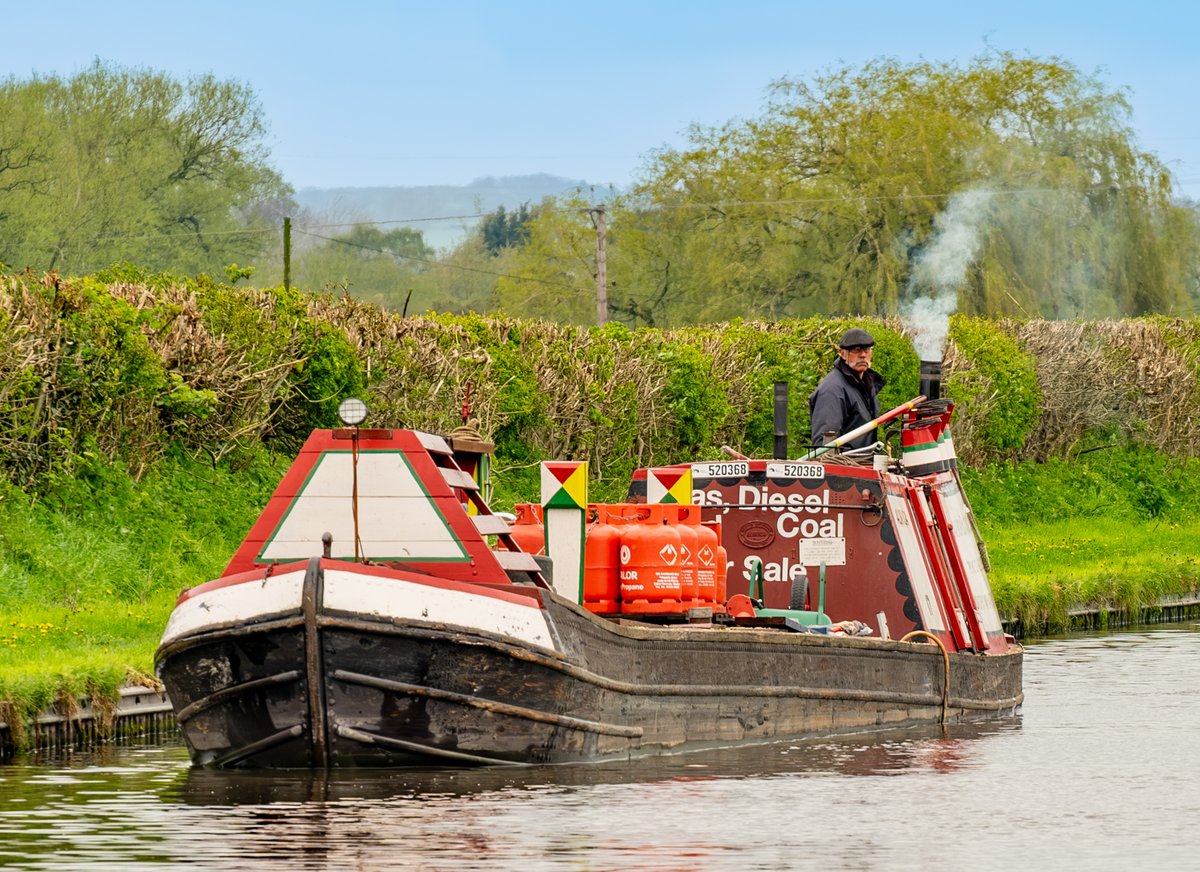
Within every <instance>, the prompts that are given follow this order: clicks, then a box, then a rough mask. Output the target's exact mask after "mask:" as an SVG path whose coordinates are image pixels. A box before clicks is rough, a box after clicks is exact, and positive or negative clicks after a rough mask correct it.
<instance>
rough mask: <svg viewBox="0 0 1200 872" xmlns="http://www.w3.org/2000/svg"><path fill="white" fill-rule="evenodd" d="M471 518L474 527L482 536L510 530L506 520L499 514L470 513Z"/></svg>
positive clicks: (495, 534)
mask: <svg viewBox="0 0 1200 872" xmlns="http://www.w3.org/2000/svg"><path fill="white" fill-rule="evenodd" d="M471 520H472V521H474V522H475V529H476V530H478V531H479V532H480V534H482V535H484V536H497V535H499V534H501V533H511V532H512V528H511V527H510V526H508V521H506V520H504V519H503V518H501V517H500V516H499V515H471Z"/></svg>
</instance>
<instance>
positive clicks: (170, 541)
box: [0, 448, 1200, 717]
mask: <svg viewBox="0 0 1200 872" xmlns="http://www.w3.org/2000/svg"><path fill="white" fill-rule="evenodd" d="M285 466H286V460H284V459H282V458H278V457H275V458H272V457H270V456H268V455H266V454H265V453H264V454H262V455H261V456H257V457H252V458H245V457H243V458H241V459H240V460H239V461H237V462H236V463H224V464H221V465H218V466H215V467H214V466H213V465H212V464H210V463H200V462H197V461H194V460H188V459H186V458H173V459H169V460H168V461H167V462H165V463H164V464H162V465H161V466H159V467H156V468H155V470H154V471H153V472H152V473H151V474H149V475H147V476H146V477H145V478H144V479H143V480H141V481H140V482H136V483H135V482H134V481H133V479H132V478H130V477H129V476H128V475H127V474H126V473H125V471H124V470H123V469H121V468H118V467H113V466H110V465H106V464H104V463H101V462H96V463H95V464H93V465H90V466H88V467H85V468H84V469H82V470H80V472H79V474H77V475H76V476H74V477H72V478H70V479H65V480H62V481H59V482H57V483H55V485H54V487H53V489H52V490H51V493H50V495H49V496H47V497H43V498H37V499H35V498H33V497H31V496H29V495H28V494H26V493H25V492H23V491H20V490H18V489H16V488H12V487H8V488H7V489H5V490H2V491H0V503H2V504H3V506H4V509H5V518H6V522H5V524H4V525H0V705H3V707H4V711H3V712H0V717H5V716H10V715H11V714H12V713H13V712H14V711H15V710H19V711H24V712H30V711H35V710H38V709H40V708H42V707H44V706H45V705H46V704H48V703H50V702H52V701H54V700H55V699H56V698H59V697H67V698H70V697H74V696H78V695H80V694H83V693H91V694H98V695H101V696H106V695H109V694H112V693H113V692H114V691H115V689H116V688H117V687H118V686H120V685H122V684H124V683H127V682H143V683H150V682H152V680H153V677H152V673H151V670H152V658H153V653H154V649H155V647H156V646H157V644H158V640H159V637H160V635H161V633H162V629H163V627H164V625H165V623H166V620H167V616H168V615H169V613H170V610H171V606H172V604H173V603H174V600H175V597H176V595H177V594H178V592H179V591H180V590H181V589H183V588H185V587H188V586H191V585H193V584H196V583H199V582H200V581H204V580H207V579H209V578H213V577H215V576H217V575H219V573H220V571H221V570H222V569H223V567H224V565H225V563H226V562H227V560H228V558H229V556H230V554H231V553H232V552H233V550H234V549H235V548H236V546H237V544H238V543H239V542H240V541H241V538H242V536H243V535H244V534H245V531H246V530H247V529H249V527H250V525H251V524H252V523H253V521H254V519H255V518H256V517H257V514H258V510H259V508H260V507H261V506H262V505H263V504H264V503H265V501H266V499H267V497H268V496H269V495H270V492H271V490H272V489H273V488H274V486H275V483H276V481H277V480H278V478H279V476H280V475H281V474H282V472H283V469H284V468H285ZM529 478H530V477H529V476H524V475H518V476H514V477H512V480H513V481H516V482H519V483H521V486H522V487H526V488H528V487H536V484H535V483H532V482H531V481H529V480H528V479H529ZM964 480H965V484H966V487H967V489H968V492H969V494H970V495H971V498H972V502H973V505H974V507H975V510H976V513H977V515H978V516H979V520H980V526H981V530H982V532H983V535H984V539H985V541H986V542H987V545H988V551H989V555H990V558H991V561H992V566H993V573H992V578H993V585H994V589H995V594H996V600H997V604H998V606H999V607H1000V610H1001V613H1002V614H1004V615H1006V616H1011V617H1015V618H1018V619H1020V620H1021V622H1022V625H1023V626H1024V627H1025V628H1026V629H1027V630H1028V631H1032V632H1039V631H1043V632H1044V631H1057V630H1061V629H1063V628H1065V627H1066V626H1067V616H1068V612H1069V611H1070V610H1071V609H1072V608H1076V607H1080V606H1088V605H1101V606H1110V607H1116V608H1127V609H1131V610H1132V609H1137V608H1138V607H1139V606H1141V605H1145V604H1150V603H1153V602H1155V601H1156V600H1158V599H1159V598H1161V597H1163V596H1169V595H1179V594H1188V593H1192V592H1194V591H1196V590H1197V588H1198V587H1200V558H1198V556H1197V549H1196V545H1195V543H1196V542H1198V541H1200V521H1198V520H1197V518H1198V517H1200V513H1198V512H1197V511H1196V508H1197V507H1200V468H1198V465H1197V463H1196V462H1195V461H1186V462H1181V461H1170V460H1166V459H1164V458H1163V457H1162V456H1161V455H1158V454H1156V453H1154V452H1152V451H1150V450H1148V449H1132V448H1130V449H1120V450H1116V449H1113V450H1104V451H1095V452H1089V453H1087V454H1084V455H1082V456H1081V457H1080V458H1079V459H1078V460H1077V461H1076V462H1074V463H1046V464H1034V463H1025V464H1021V465H1017V466H1010V465H993V466H991V467H988V468H986V469H984V470H982V471H972V470H966V471H964ZM622 488H623V483H619V482H615V481H614V482H607V483H603V484H601V485H600V486H598V487H597V488H596V494H595V495H596V497H597V498H604V494H605V492H606V491H613V492H614V494H615V493H617V492H620V490H621V489H622ZM531 496H532V494H528V493H523V492H520V491H513V490H511V489H508V490H505V489H503V488H502V489H501V490H500V491H499V492H498V495H497V498H496V503H497V505H498V506H511V503H512V501H514V500H516V499H529V498H530V497H531Z"/></svg>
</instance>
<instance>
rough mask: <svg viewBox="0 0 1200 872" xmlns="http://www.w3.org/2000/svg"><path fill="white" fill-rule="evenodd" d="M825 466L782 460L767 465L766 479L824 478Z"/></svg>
mask: <svg viewBox="0 0 1200 872" xmlns="http://www.w3.org/2000/svg"><path fill="white" fill-rule="evenodd" d="M824 477H825V464H823V463H805V462H803V461H796V460H784V461H780V462H778V463H768V464H767V478H824Z"/></svg>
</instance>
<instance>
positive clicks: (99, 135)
mask: <svg viewBox="0 0 1200 872" xmlns="http://www.w3.org/2000/svg"><path fill="white" fill-rule="evenodd" d="M265 138H266V124H265V121H264V118H263V114H262V109H261V107H260V106H259V104H258V101H257V99H256V98H255V96H254V94H253V92H252V91H251V90H250V89H249V88H248V87H247V86H245V85H243V84H240V83H237V82H225V81H220V80H218V79H216V78H214V77H213V76H211V75H203V76H196V77H192V78H190V79H188V80H187V81H186V82H180V81H177V80H175V79H172V78H170V77H168V76H166V75H164V74H161V73H156V72H152V71H143V70H129V69H124V68H120V67H113V66H109V65H105V64H102V63H101V62H99V61H97V62H96V63H95V64H93V65H92V66H91V67H88V68H87V69H85V70H83V71H81V72H79V73H77V74H76V75H74V76H71V77H69V78H63V77H60V76H53V75H52V76H45V77H34V78H33V79H30V80H27V81H22V80H17V79H15V78H9V79H7V80H4V81H0V262H4V263H6V264H8V265H9V266H10V267H15V268H18V269H20V268H24V267H32V268H34V269H38V270H58V271H60V272H67V273H82V272H87V271H91V270H95V269H96V268H98V267H104V266H107V265H109V264H112V263H114V262H117V261H133V262H136V263H138V264H140V265H142V266H146V267H149V268H153V269H157V270H170V271H178V272H184V273H196V272H200V271H210V272H215V273H217V274H220V271H221V270H222V268H223V267H224V266H226V265H228V264H231V263H235V262H239V261H240V262H245V261H247V260H253V259H254V258H255V257H257V256H258V255H260V254H261V253H262V252H263V251H264V250H265V249H266V248H267V247H268V246H269V245H270V244H272V243H273V242H274V239H275V237H276V236H277V235H278V229H277V228H278V222H277V221H276V220H275V217H276V215H275V210H274V207H275V205H276V204H278V203H279V202H280V201H286V199H287V198H288V197H289V195H290V193H291V191H290V188H288V187H287V186H286V185H285V184H284V182H283V180H282V179H281V178H280V176H279V175H278V173H277V172H276V171H275V170H274V169H272V168H271V167H270V166H269V164H268V163H267V149H266V146H265Z"/></svg>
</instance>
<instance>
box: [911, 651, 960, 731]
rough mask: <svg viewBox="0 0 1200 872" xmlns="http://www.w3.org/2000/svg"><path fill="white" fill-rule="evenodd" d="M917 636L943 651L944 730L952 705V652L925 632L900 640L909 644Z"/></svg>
mask: <svg viewBox="0 0 1200 872" xmlns="http://www.w3.org/2000/svg"><path fill="white" fill-rule="evenodd" d="M916 636H921V637H922V638H925V639H929V640H930V641H932V642H933V643H934V644H935V645H937V646H938V647H939V648H941V649H942V663H943V666H944V667H945V670H946V678H945V680H944V681H943V682H942V728H943V729H945V726H946V711H947V709H948V708H949V705H950V652H949V651H947V650H946V646H945V645H943V644H942V640H941V639H939V638H938V637H937V636H935V635H933V633H930V632H927V631H925V630H913V631H912V632H911V633H905V634H904V636H903V638H901V639H900V641H901V642H907V641H909V640H910V639H912V638H914V637H916Z"/></svg>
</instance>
